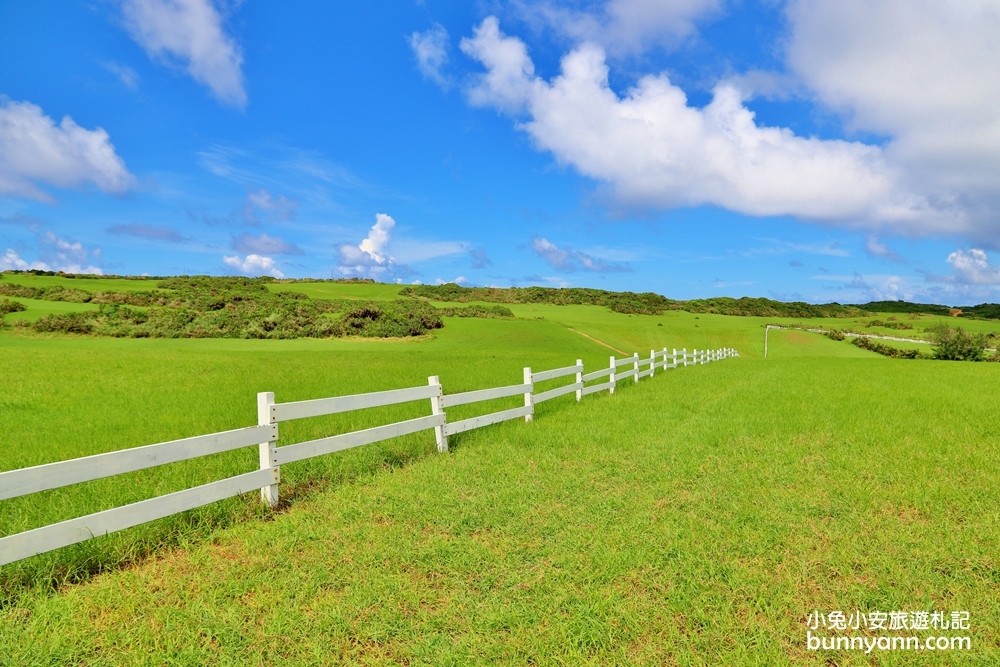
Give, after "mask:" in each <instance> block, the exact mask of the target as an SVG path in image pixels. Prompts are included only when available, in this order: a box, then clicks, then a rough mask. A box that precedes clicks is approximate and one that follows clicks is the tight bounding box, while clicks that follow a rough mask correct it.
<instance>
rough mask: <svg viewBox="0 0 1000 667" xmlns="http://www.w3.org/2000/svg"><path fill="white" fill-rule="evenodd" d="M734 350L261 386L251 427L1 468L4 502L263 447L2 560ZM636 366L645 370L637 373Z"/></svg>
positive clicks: (48, 532) (40, 538) (40, 535)
mask: <svg viewBox="0 0 1000 667" xmlns="http://www.w3.org/2000/svg"><path fill="white" fill-rule="evenodd" d="M737 356H739V354H738V353H737V351H736V350H734V349H732V348H721V349H718V350H711V351H706V350H693V351H692V352H690V353H689V352H688V351H687V348H684V349H683V350H680V351H678V350H677V349H674V350H673V351H672V352H671V353H668V352H667V349H666V348H663V350H661V351H659V352H657V351H656V350H651V351H650V354H649V357H648V358H640V357H639V354H638V353H635V354H633V355H632V356H631V357H625V358H622V359H615V357H611V358H610V363H609V365H608V367H607V368H603V369H599V370H596V371H592V372H590V373H584V372H583V371H584V368H583V361H581V360H579V359H577V361H576V363H575V364H574V365H572V366H565V367H563V368H554V369H551V370H545V371H539V372H533V371H532V369H531V368H525V369H524V378H523V382H522V383H521V384H515V385H508V386H505V387H492V388H487V389H476V390H473V391H466V392H461V393H458V394H445V393H444V392H443V389H442V387H441V382H440V380H439V379H438V377H437V376H431V377H429V378H428V382H427V386H421V387H408V388H405V389H391V390H389V391H378V392H372V393H367V394H355V395H351V396H334V397H330V398H318V399H313V400H307V401H293V402H289V403H275V402H274V394H273V393H271V392H262V393H260V394H258V395H257V413H258V424H257V426H248V427H246V428H239V429H235V430H231V431H222V432H219V433H210V434H208V435H198V436H194V437H190V438H183V439H180V440H171V441H169V442H161V443H158V444H155V445H146V446H143V447H134V448H131V449H123V450H120V451H116V452H108V453H106V454H96V455H94V456H85V457H82V458H77V459H71V460H68V461H59V462H57V463H47V464H44V465H38V466H33V467H30V468H21V469H19V470H10V471H7V472H0V501H3V500H8V499H11V498H17V497H20V496H25V495H29V494H32V493H38V492H40V491H49V490H52V489H58V488H62V487H65V486H70V485H73V484H80V483H83V482H89V481H93V480H97V479H103V478H105V477H111V476H114V475H121V474H124V473H129V472H135V471H138V470H145V469H147V468H153V467H156V466H161V465H166V464H169V463H177V462H180V461H187V460H190V459H194V458H199V457H202V456H209V455H211V454H219V453H221V452H227V451H231V450H235V449H240V448H243V447H258V449H259V453H260V468H259V469H258V470H255V471H253V472H248V473H244V474H242V475H237V476H235V477H230V478H228V479H223V480H219V481H216V482H211V483H209V484H204V485H201V486H196V487H193V488H190V489H184V490H183V491H177V492H174V493H170V494H167V495H164V496H159V497H156V498H150V499H148V500H143V501H140V502H136V503H131V504H128V505H123V506H121V507H116V508H114V509H109V510H104V511H102V512H96V513H94V514H88V515H86V516H82V517H78V518H75V519H69V520H67V521H62V522H59V523H55V524H51V525H48V526H43V527H41V528H35V529H33V530H28V531H24V532H21V533H16V534H14V535H7V536H5V537H0V566H2V565H6V564H7V563H13V562H15V561H18V560H21V559H24V558H28V557H30V556H34V555H36V554H40V553H45V552H47V551H52V550H53V549H58V548H60V547H64V546H69V545H71V544H76V543H77V542H83V541H85V540H89V539H91V538H93V537H98V536H100V535H107V534H108V533H113V532H116V531H119V530H124V529H126V528H131V527H132V526H137V525H139V524H142V523H146V522H149V521H154V520H156V519H161V518H163V517H167V516H170V515H172V514H177V513H179V512H184V511H186V510H190V509H194V508H196V507H201V506H203V505H207V504H210V503H214V502H217V501H219V500H223V499H225V498H230V497H232V496H236V495H240V494H244V493H248V492H251V491H255V490H258V489H259V490H260V494H261V499H262V500H263V501H264V502H265V503H266V504H268V505H270V506H272V507H273V506H274V505H276V504H277V502H278V486H279V484H280V482H281V472H280V466H281V465H283V464H286V463H293V462H295V461H302V460H303V459H308V458H312V457H315V456H324V455H326V454H331V453H333V452H339V451H342V450H345V449H351V448H353V447H361V446H363V445H367V444H371V443H373V442H379V441H381V440H388V439H390V438H396V437H399V436H402V435H408V434H411V433H417V432H419V431H425V430H433V431H434V434H435V440H436V442H437V448H438V451H439V452H447V451H448V436H450V435H455V434H457V433H464V432H465V431H469V430H472V429H476V428H481V427H483V426H488V425H490V424H497V423H499V422H503V421H508V420H511V419H519V418H521V417H523V418H524V419H525V421H531V420H532V418H533V416H534V413H535V405H536V404H538V403H542V402H544V401H548V400H551V399H553V398H557V397H559V396H564V395H566V394H570V393H575V394H576V400H577V401H580V400H581V399H582V398H583V397H584V396H586V395H588V394H593V393H596V392H599V391H605V390H607V391H608V392H609V393H611V394H613V393H614V392H615V386H616V384H617V383H618V381H619V380H624V379H627V378H629V377H631V378H634V381H635V382H638V381H639V379H640V378H643V377H649V376H652V375H653V374H654V373H655V371H656V369H658V368H659V369H664V370H666V369H670V368H678V367H680V366H687V365H688V362H689V361H690V362H691V363H692V364H705V363H710V362H712V361H717V360H721V359H725V358H728V357H737ZM625 366H631V368H629V369H628V370H625V371H623V372H620V373H619V372H618V369H619V368H622V367H625ZM642 367H647V368H646V370H642V371H640V368H642ZM570 376H573V377H572V380H573V381H572V382H570V383H568V384H563V385H561V386H558V387H555V388H552V389H546V390H545V391H541V392H538V393H536V392H535V385H536V383H540V382H547V381H550V380H557V379H559V378H569V377H570ZM604 378H607V379H606V380H605V381H604V382H601V383H598V384H590V385H588V384H587V383H590V382H593V381H594V380H602V379H604ZM520 395H523V396H524V406H522V407H516V408H509V409H505V410H500V411H499V412H491V413H488V414H484V415H479V416H477V417H471V418H468V419H462V420H460V421H455V422H451V423H449V422H448V416H447V413H446V408H450V407H454V406H458V405H467V404H470V403H479V402H483V401H493V400H497V399H500V398H508V397H511V396H520ZM419 400H429V401H430V411H431V414H430V415H428V416H425V417H418V418H416V419H409V420H407V421H402V422H396V423H393V424H385V425H383V426H376V427H373V428H368V429H364V430H361V431H352V432H350V433H341V434H338V435H332V436H329V437H325V438H319V439H317V440H309V441H307V442H299V443H295V444H292V445H284V446H278V423H279V422H284V421H290V420H294V419H308V418H312V417H320V416H323V415H332V414H338V413H342V412H350V411H353V410H363V409H366V408H374V407H383V406H388V405H396V404H400V403H409V402H412V401H419Z"/></svg>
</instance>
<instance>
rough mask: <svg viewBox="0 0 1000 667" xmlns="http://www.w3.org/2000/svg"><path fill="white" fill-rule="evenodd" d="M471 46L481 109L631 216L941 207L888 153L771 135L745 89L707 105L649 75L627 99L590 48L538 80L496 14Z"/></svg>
mask: <svg viewBox="0 0 1000 667" xmlns="http://www.w3.org/2000/svg"><path fill="white" fill-rule="evenodd" d="M461 48H462V50H463V52H465V53H466V54H467V55H469V56H470V57H472V58H474V59H476V60H478V61H479V62H481V63H482V64H483V66H484V67H485V70H486V71H485V72H484V73H483V74H482V75H481V76H480V77H479V78H478V79H477V80H476V82H475V84H474V85H473V86H472V88H471V89H470V90H469V92H468V95H469V100H470V102H471V103H473V104H476V105H482V106H492V107H495V108H497V109H500V110H502V111H505V112H507V113H510V114H514V115H517V116H518V117H522V115H523V116H526V120H524V121H523V122H521V123H519V125H518V126H519V127H520V128H521V129H523V130H524V131H525V132H527V133H528V134H529V135H530V136H531V138H532V139H533V140H534V143H535V145H536V146H537V147H538V148H540V149H542V150H546V151H549V152H551V153H552V154H553V155H554V156H555V157H556V159H557V160H558V161H559V162H561V163H563V164H568V165H571V166H572V167H574V168H575V169H576V170H577V171H579V172H580V173H581V174H583V175H585V176H588V177H590V178H593V179H595V180H597V181H599V182H601V183H605V184H607V185H609V186H610V188H611V190H612V192H613V194H614V196H615V198H616V200H617V201H618V202H619V203H620V204H623V205H625V206H630V207H654V208H672V207H678V206H699V205H705V204H709V205H716V206H721V207H724V208H727V209H730V210H733V211H737V212H740V213H745V214H748V215H755V216H766V215H795V216H799V217H804V218H813V219H819V220H838V221H839V220H852V221H857V220H858V219H861V220H882V219H893V220H897V219H902V218H906V217H907V216H912V215H918V214H921V215H926V214H928V213H929V212H932V207H931V206H930V205H929V204H928V203H927V202H926V201H924V200H923V199H921V198H920V197H915V196H913V195H911V194H909V193H907V192H901V191H900V190H899V188H898V184H897V182H896V177H895V174H894V171H893V170H892V169H891V168H890V167H889V166H888V165H887V164H886V161H885V158H884V155H883V154H882V150H881V149H880V148H878V147H877V146H870V145H866V144H863V143H859V142H849V141H836V140H820V139H816V138H804V137H799V136H796V135H795V134H794V133H793V132H791V131H790V130H788V129H784V128H777V127H764V126H760V125H758V124H757V123H756V121H755V119H754V114H753V113H752V112H751V111H750V110H749V109H747V108H746V106H744V105H743V101H742V99H741V97H740V94H739V92H738V91H737V90H736V89H735V88H734V87H732V86H728V85H725V84H720V85H719V86H717V87H716V88H715V90H714V92H713V99H712V101H711V102H710V103H709V104H708V105H707V106H705V107H704V108H695V107H692V106H690V105H689V104H688V101H687V97H686V95H685V94H684V92H683V91H682V90H681V89H680V88H679V87H677V86H675V85H673V84H672V83H671V82H670V80H669V78H668V77H667V76H666V75H662V74H661V75H656V76H653V75H650V76H645V77H643V78H642V79H640V80H639V81H638V83H637V84H636V85H635V87H633V88H632V89H631V90H629V91H628V92H627V93H626V94H625V95H624V97H620V96H619V95H618V94H616V93H615V92H614V91H613V90H611V88H610V87H609V85H608V67H607V65H606V63H605V55H604V51H603V50H602V49H601V48H600V47H598V46H596V45H594V44H589V43H588V44H583V45H581V46H579V47H577V48H575V49H574V50H572V51H571V52H570V53H569V54H568V55H566V56H565V57H564V58H563V60H562V66H561V74H560V75H559V76H557V77H555V78H553V79H552V80H551V81H545V80H543V79H541V78H539V77H536V76H535V75H534V64H533V63H532V61H531V59H530V57H529V56H528V52H527V48H526V46H525V44H524V43H523V42H522V41H521V40H519V39H517V38H514V37H508V36H506V35H504V34H503V33H501V32H500V28H499V22H498V21H497V19H496V18H495V17H488V18H487V19H485V20H484V21H483V22H482V23H481V24H480V25H479V26H478V27H477V28H476V29H475V30H474V34H473V36H472V37H471V38H465V39H463V40H462V42H461Z"/></svg>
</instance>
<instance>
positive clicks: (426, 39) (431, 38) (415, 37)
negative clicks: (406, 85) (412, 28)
mask: <svg viewBox="0 0 1000 667" xmlns="http://www.w3.org/2000/svg"><path fill="white" fill-rule="evenodd" d="M410 48H411V49H413V56H414V57H415V58H416V59H417V68H419V69H420V73H421V74H423V75H424V76H425V77H427V78H428V79H430V80H431V81H433V82H434V83H436V84H438V85H439V86H441V87H442V88H448V87H449V86H450V85H451V80H450V79H449V78H448V77H447V76H445V74H444V72H443V69H444V66H445V65H447V64H448V31H447V30H445V28H444V26H443V25H441V24H439V23H435V24H434V26H433V27H432V28H430V29H429V30H425V31H424V32H414V33H413V34H411V35H410Z"/></svg>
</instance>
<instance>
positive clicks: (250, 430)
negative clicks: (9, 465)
mask: <svg viewBox="0 0 1000 667" xmlns="http://www.w3.org/2000/svg"><path fill="white" fill-rule="evenodd" d="M277 437H278V427H277V426H268V427H260V426H249V427H247V428H238V429H235V430H233V431H222V432H221V433H209V434H208V435H197V436H194V437H193V438H183V439H181V440H171V441H169V442H161V443H158V444H155V445H145V446H144V447H132V448H130V449H121V450H118V451H115V452H107V453H105V454H94V455H93V456H84V457H81V458H78V459H69V460H68V461H58V462H56V463H46V464H43V465H38V466H32V467H30V468H21V469H19V470H9V471H7V472H0V500H7V499H8V498H17V497H18V496H26V495H28V494H30V493H38V492H39V491H48V490H50V489H58V488H61V487H64V486H69V485H71V484H80V483H81V482H90V481H93V480H95V479H103V478H105V477H113V476H114V475H121V474H122V473H127V472H134V471H136V470H145V469H146V468H155V467H156V466H161V465H166V464H168V463H177V462H178V461H186V460H188V459H194V458H198V457H199V456H208V455H209V454H218V453H220V452H228V451H230V450H233V449H240V448H241V447H249V446H251V445H256V444H257V443H259V442H260V441H261V440H262V439H265V438H266V439H272V438H274V439H276V438H277Z"/></svg>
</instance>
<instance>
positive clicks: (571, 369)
mask: <svg viewBox="0 0 1000 667" xmlns="http://www.w3.org/2000/svg"><path fill="white" fill-rule="evenodd" d="M577 362H578V363H577V364H576V365H575V366H566V367H565V368H553V369H552V370H550V371H541V372H539V373H535V374H534V376H533V378H534V381H535V382H536V383H537V382H545V381H546V380H555V379H556V378H561V377H564V376H566V375H573V374H574V373H582V372H583V363H582V362H580V360H579V359H577Z"/></svg>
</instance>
